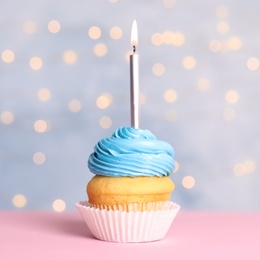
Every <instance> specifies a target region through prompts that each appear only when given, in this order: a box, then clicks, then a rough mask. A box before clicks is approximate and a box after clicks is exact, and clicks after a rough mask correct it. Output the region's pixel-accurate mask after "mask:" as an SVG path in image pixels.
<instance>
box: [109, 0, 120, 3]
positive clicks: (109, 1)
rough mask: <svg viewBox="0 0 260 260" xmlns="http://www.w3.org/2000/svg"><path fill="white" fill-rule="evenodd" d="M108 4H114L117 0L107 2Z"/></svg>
mask: <svg viewBox="0 0 260 260" xmlns="http://www.w3.org/2000/svg"><path fill="white" fill-rule="evenodd" d="M107 1H108V2H109V3H110V4H115V3H117V2H118V0H107Z"/></svg>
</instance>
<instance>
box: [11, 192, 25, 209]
mask: <svg viewBox="0 0 260 260" xmlns="http://www.w3.org/2000/svg"><path fill="white" fill-rule="evenodd" d="M12 202H13V205H14V206H15V207H16V208H23V207H25V205H26V204H27V199H26V197H25V196H24V195H23V194H16V195H15V196H14V197H13V199H12Z"/></svg>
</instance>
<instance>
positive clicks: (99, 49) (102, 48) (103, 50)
mask: <svg viewBox="0 0 260 260" xmlns="http://www.w3.org/2000/svg"><path fill="white" fill-rule="evenodd" d="M93 51H94V54H95V55H96V56H98V57H103V56H105V55H106V54H107V51H108V50H107V46H106V45H105V44H104V43H98V44H96V45H95V46H94V50H93Z"/></svg>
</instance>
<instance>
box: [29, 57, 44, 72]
mask: <svg viewBox="0 0 260 260" xmlns="http://www.w3.org/2000/svg"><path fill="white" fill-rule="evenodd" d="M29 65H30V67H31V69H33V70H39V69H41V68H42V65H43V63H42V59H41V58H39V57H33V58H31V59H30V62H29Z"/></svg>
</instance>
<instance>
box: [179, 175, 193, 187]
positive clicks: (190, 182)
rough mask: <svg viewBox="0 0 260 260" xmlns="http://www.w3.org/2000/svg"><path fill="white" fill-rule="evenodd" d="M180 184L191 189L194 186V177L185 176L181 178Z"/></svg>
mask: <svg viewBox="0 0 260 260" xmlns="http://www.w3.org/2000/svg"><path fill="white" fill-rule="evenodd" d="M182 185H183V187H184V188H186V189H192V188H193V187H194V186H195V179H194V177H192V176H185V177H184V178H183V179H182Z"/></svg>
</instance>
